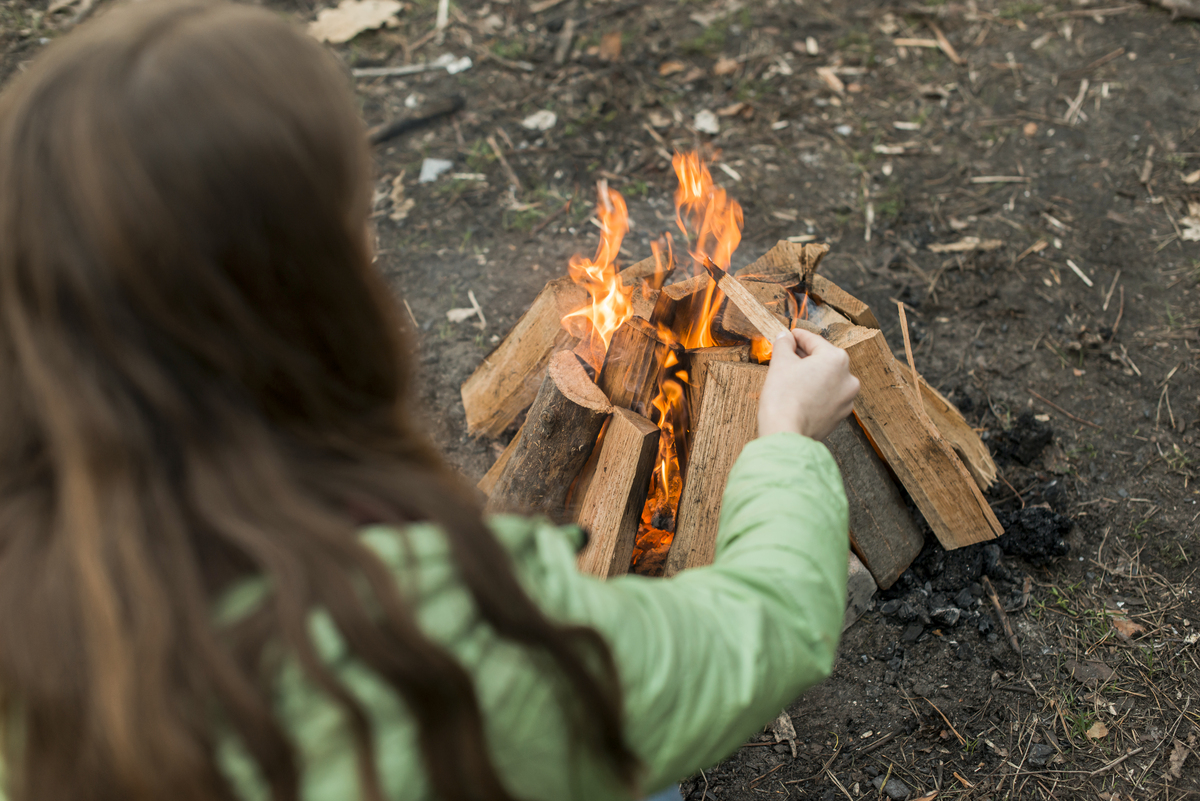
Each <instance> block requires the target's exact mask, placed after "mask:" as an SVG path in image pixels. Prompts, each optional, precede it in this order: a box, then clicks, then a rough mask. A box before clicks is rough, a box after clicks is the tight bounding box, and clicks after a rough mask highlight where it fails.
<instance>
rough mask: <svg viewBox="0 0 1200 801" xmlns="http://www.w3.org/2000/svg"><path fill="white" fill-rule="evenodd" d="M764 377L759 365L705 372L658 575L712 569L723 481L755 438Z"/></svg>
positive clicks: (721, 365) (720, 366)
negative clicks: (672, 533) (675, 510)
mask: <svg viewBox="0 0 1200 801" xmlns="http://www.w3.org/2000/svg"><path fill="white" fill-rule="evenodd" d="M766 377H767V368H766V367H765V366H764V365H761V364H744V363H741V362H713V363H711V364H710V365H709V366H708V377H707V379H706V380H705V385H704V402H703V404H702V406H701V407H700V417H699V419H698V420H697V421H696V423H695V426H694V428H693V435H692V452H691V456H690V457H689V459H688V468H687V476H686V478H685V480H684V485H683V496H682V497H681V498H680V501H679V511H678V513H677V514H676V516H675V520H676V525H675V537H674V539H673V540H672V542H671V550H670V552H669V553H668V554H667V561H666V567H665V570H664V575H667V576H672V575H674V574H676V573H678V572H679V571H680V570H684V569H685V568H689V567H698V566H700V565H707V564H711V563H712V561H713V557H714V555H715V554H716V546H717V523H718V521H719V520H720V517H721V496H722V495H723V494H724V492H725V481H726V480H727V479H728V478H729V471H730V470H731V469H732V468H733V463H734V462H735V461H737V457H738V456H739V455H740V454H741V452H742V448H743V447H745V445H746V443H747V442H749V441H750V440H752V439H754V438H755V437H756V436H757V435H758V399H759V397H760V395H761V394H762V386H763V381H764V380H766Z"/></svg>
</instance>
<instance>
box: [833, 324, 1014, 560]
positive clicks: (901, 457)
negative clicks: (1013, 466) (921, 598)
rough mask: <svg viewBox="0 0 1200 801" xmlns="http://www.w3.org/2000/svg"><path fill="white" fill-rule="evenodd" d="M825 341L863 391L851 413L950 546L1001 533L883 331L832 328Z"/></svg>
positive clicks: (947, 545) (996, 521)
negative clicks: (840, 353) (844, 359)
mask: <svg viewBox="0 0 1200 801" xmlns="http://www.w3.org/2000/svg"><path fill="white" fill-rule="evenodd" d="M828 336H829V341H830V342H832V343H833V344H835V345H837V346H838V347H840V348H842V349H844V350H845V351H846V353H847V354H848V355H849V357H850V371H851V372H852V373H853V374H854V375H855V376H856V377H857V378H858V380H859V383H860V385H861V389H860V390H859V393H858V398H857V399H856V400H855V402H854V410H855V413H856V414H857V415H858V418H859V420H861V421H862V425H863V427H864V429H865V430H866V432H867V434H868V435H870V437H871V440H872V442H873V443H874V444H875V446H876V447H877V448H878V449H879V452H880V454H881V455H882V456H883V458H884V461H886V462H887V464H888V466H889V467H891V468H892V471H893V472H894V473H895V474H896V476H897V477H898V478H899V479H900V483H901V484H903V485H904V488H905V489H906V490H908V494H909V495H910V496H912V499H913V501H914V502H915V503H916V505H917V508H918V509H920V510H921V514H923V515H924V516H925V520H926V521H927V522H928V523H929V527H930V528H931V529H933V533H934V534H936V535H937V538H938V541H939V542H941V543H942V545H943V546H944V547H945V548H946V549H947V550H952V549H954V548H961V547H963V546H965V545H971V544H972V543H976V542H986V541H987V540H990V539H994V538H995V537H998V536H999V535H1000V534H1002V533H1004V530H1003V529H1002V528H1001V526H1000V523H999V521H998V520H996V515H995V514H994V513H993V512H992V509H991V507H990V506H989V505H988V502H987V500H986V499H985V498H984V497H983V494H982V493H981V492H980V491H979V486H978V485H977V484H976V483H975V480H974V479H973V478H972V477H971V474H970V473H969V472H968V471H967V468H966V467H964V466H963V463H962V461H960V460H959V458H958V455H957V454H956V453H955V452H954V449H953V448H952V447H951V446H950V443H949V442H947V441H946V439H945V438H944V437H942V435H941V434H940V433H939V432H938V431H937V430H936V429H934V428H933V427H932V426H930V425H927V424H926V423H925V422H924V420H925V419H926V418H925V415H924V414H923V410H921V409H919V408H918V407H917V406H916V400H915V395H914V393H913V391H912V390H911V389H910V388H909V386H908V384H907V380H908V379H907V378H906V377H905V373H906V372H907V370H905V369H903V368H902V367H901V365H900V364H899V363H898V362H897V361H896V359H895V357H893V356H892V351H891V350H890V349H889V348H888V346H887V343H886V342H884V339H883V333H882V332H881V331H879V330H877V329H872V328H863V327H862V326H847V325H833V326H830V328H829V333H828Z"/></svg>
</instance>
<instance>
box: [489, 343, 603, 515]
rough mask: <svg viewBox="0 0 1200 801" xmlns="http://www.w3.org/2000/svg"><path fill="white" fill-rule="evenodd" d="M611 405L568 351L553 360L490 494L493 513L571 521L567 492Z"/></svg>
mask: <svg viewBox="0 0 1200 801" xmlns="http://www.w3.org/2000/svg"><path fill="white" fill-rule="evenodd" d="M611 413H612V404H611V403H609V401H608V398H606V397H605V396H604V393H603V392H601V391H600V388H599V387H597V386H596V385H595V383H593V382H592V380H591V379H590V378H588V375H587V372H586V371H585V370H584V369H583V365H582V364H581V363H580V362H579V360H578V359H577V358H576V357H575V355H574V354H572V353H570V352H568V351H559V352H558V353H556V354H554V356H553V357H552V358H551V360H550V368H549V370H548V371H547V372H546V378H545V379H544V380H543V381H542V386H541V388H540V389H539V390H538V393H537V397H536V398H535V399H534V401H533V405H532V406H531V407H530V408H529V414H528V415H526V417H525V425H524V426H523V427H522V431H521V435H520V437H518V438H517V440H516V445H515V446H514V448H513V452H512V455H511V456H510V457H509V459H508V462H507V464H505V466H504V469H503V470H502V471H501V473H500V476H499V478H498V479H497V480H496V483H495V486H493V487H492V492H491V495H490V496H489V498H488V503H487V509H488V511H490V512H518V513H520V514H542V515H546V516H547V517H549V518H550V519H551V520H554V521H556V522H564V521H565V519H566V501H567V494H568V493H569V492H570V490H571V486H572V484H573V483H574V482H575V479H576V477H577V476H578V475H579V472H580V470H581V469H582V468H583V466H584V464H585V463H586V462H587V460H588V457H589V456H591V453H592V448H593V447H595V445H596V438H597V437H598V436H599V435H600V429H601V428H602V427H603V425H604V422H605V420H607V419H608V416H609V415H610V414H611Z"/></svg>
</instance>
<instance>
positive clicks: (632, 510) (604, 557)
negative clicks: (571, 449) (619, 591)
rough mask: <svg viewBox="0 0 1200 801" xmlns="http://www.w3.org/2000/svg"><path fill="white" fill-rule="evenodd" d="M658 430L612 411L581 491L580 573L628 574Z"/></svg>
mask: <svg viewBox="0 0 1200 801" xmlns="http://www.w3.org/2000/svg"><path fill="white" fill-rule="evenodd" d="M658 435H659V431H658V426H656V425H654V423H652V422H650V421H649V420H647V419H646V418H645V417H643V416H641V415H640V414H635V413H634V412H631V411H629V410H627V409H622V408H616V409H613V415H612V418H611V421H610V423H609V425H608V429H607V430H606V431H605V432H604V439H603V441H602V442H601V444H600V454H599V458H598V459H597V461H596V468H595V471H594V473H593V474H592V476H591V479H590V481H589V482H588V485H587V486H586V487H585V488H583V490H582V496H583V500H582V501H581V502H580V505H579V515H578V517H577V520H578V523H579V525H580V526H582V527H583V529H584V530H585V531H586V532H588V535H589V539H588V544H587V547H586V548H584V549H583V553H581V554H580V555H579V569H580V570H582V571H583V572H585V573H591V574H592V575H594V576H599V577H600V578H607V577H609V576H620V575H623V574H624V573H627V572H628V571H629V563H630V561H631V558H632V554H633V542H634V539H635V538H636V537H637V531H638V522H639V521H640V519H641V515H642V507H643V505H645V503H646V491H647V489H648V488H649V486H650V474H651V473H653V472H654V457H655V456H656V455H657V454H658Z"/></svg>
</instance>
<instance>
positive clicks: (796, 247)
mask: <svg viewBox="0 0 1200 801" xmlns="http://www.w3.org/2000/svg"><path fill="white" fill-rule="evenodd" d="M828 252H829V245H826V244H824V243H821V244H817V243H815V242H810V243H808V244H806V245H801V244H797V243H795V242H788V241H787V240H783V239H781V240H779V242H777V243H776V244H775V247H773V248H771V249H770V250H768V251H767V252H766V253H764V254H763V255H762V256H761V257H759V258H758V259H756V260H755V261H754V262H752V263H751V264H748V265H746V266H745V267H743V268H742V269H741V270H740V271H739V272H738V277H740V278H751V277H759V276H775V275H780V274H784V275H786V274H795V276H796V277H795V279H791V281H792V284H799V283H808V279H809V278H810V277H811V276H812V274H813V273H815V272H816V271H817V266H818V265H820V263H821V259H822V258H823V257H824V256H825V254H826V253H828ZM789 285H791V284H789Z"/></svg>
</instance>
